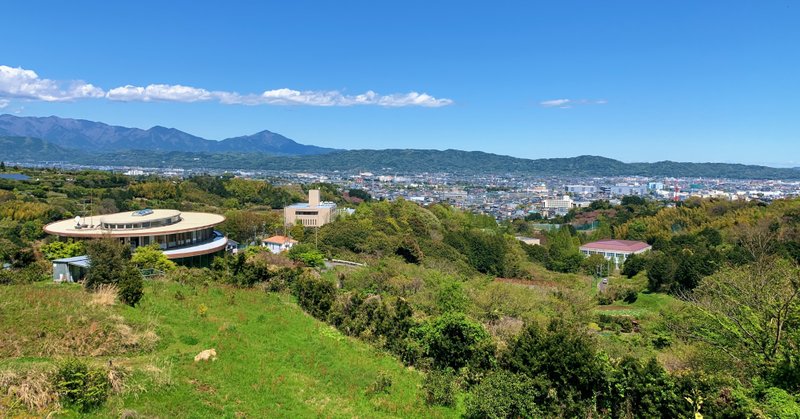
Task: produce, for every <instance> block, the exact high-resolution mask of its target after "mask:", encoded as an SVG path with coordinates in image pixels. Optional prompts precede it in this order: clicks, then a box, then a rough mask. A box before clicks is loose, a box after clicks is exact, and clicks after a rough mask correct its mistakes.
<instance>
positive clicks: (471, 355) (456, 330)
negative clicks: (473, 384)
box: [418, 312, 494, 371]
mask: <svg viewBox="0 0 800 419" xmlns="http://www.w3.org/2000/svg"><path fill="white" fill-rule="evenodd" d="M418 332H419V333H420V334H421V340H422V344H423V347H424V354H425V356H427V357H430V358H431V359H432V360H433V364H434V366H435V367H436V368H441V369H444V368H452V369H454V370H459V369H461V368H463V367H466V366H469V367H470V369H472V370H478V371H480V370H485V369H488V368H489V367H490V366H491V365H492V364H493V363H494V344H493V343H492V338H491V336H489V333H488V332H487V331H486V330H485V329H484V328H483V326H482V325H481V324H480V323H476V322H474V321H472V320H470V319H468V318H467V317H466V316H465V315H464V314H462V313H455V312H450V313H445V314H443V315H442V316H439V317H437V318H435V319H434V320H432V321H429V322H428V323H425V324H423V325H422V326H421V329H420V330H419V331H418Z"/></svg>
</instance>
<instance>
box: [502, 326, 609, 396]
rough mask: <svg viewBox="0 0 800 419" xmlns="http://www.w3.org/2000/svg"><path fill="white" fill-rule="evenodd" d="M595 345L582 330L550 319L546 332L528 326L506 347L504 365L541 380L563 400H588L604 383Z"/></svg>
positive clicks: (603, 374) (536, 327)
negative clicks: (550, 386) (543, 379)
mask: <svg viewBox="0 0 800 419" xmlns="http://www.w3.org/2000/svg"><path fill="white" fill-rule="evenodd" d="M597 352H598V350H597V344H596V342H595V341H594V340H593V339H592V338H591V336H589V335H588V334H587V333H586V332H584V331H583V330H580V329H578V328H576V327H573V326H571V325H568V324H565V323H563V322H562V321H558V320H553V321H552V322H551V323H550V325H549V326H548V328H547V330H542V329H541V328H540V327H539V326H538V325H536V324H532V325H530V326H528V327H527V328H526V329H525V331H524V332H522V334H521V335H520V336H519V338H518V339H517V341H516V342H514V344H513V345H511V347H510V348H509V351H508V353H507V356H506V359H505V364H506V366H507V367H508V369H509V370H511V371H512V372H517V373H521V374H525V375H527V376H528V377H531V378H534V377H540V376H541V377H544V378H546V379H547V380H548V381H550V382H552V385H553V387H554V388H555V389H556V391H557V392H558V397H559V398H560V399H563V400H567V399H569V398H572V399H573V400H589V399H591V398H592V396H593V395H594V393H595V391H596V390H597V389H598V388H602V387H604V386H605V384H606V380H605V370H604V369H603V365H602V363H601V362H600V359H599V357H598V354H597Z"/></svg>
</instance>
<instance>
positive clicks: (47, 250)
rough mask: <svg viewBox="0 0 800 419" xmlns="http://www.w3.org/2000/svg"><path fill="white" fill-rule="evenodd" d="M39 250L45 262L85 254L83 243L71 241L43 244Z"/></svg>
mask: <svg viewBox="0 0 800 419" xmlns="http://www.w3.org/2000/svg"><path fill="white" fill-rule="evenodd" d="M39 250H41V252H42V254H43V255H44V257H45V259H47V260H54V259H63V258H71V257H75V256H80V255H85V254H86V246H85V245H84V242H83V241H73V240H72V239H68V240H66V241H60V240H59V241H54V242H52V243H48V244H44V245H42V247H41V248H40V249H39Z"/></svg>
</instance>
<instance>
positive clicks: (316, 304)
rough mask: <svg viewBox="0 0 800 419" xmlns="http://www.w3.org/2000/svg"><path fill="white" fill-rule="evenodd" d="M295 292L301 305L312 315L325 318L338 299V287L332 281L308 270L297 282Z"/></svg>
mask: <svg viewBox="0 0 800 419" xmlns="http://www.w3.org/2000/svg"><path fill="white" fill-rule="evenodd" d="M294 294H295V296H296V297H297V303H298V304H300V307H303V308H304V309H305V310H306V311H308V312H309V313H310V314H311V315H312V316H314V317H316V318H318V319H322V320H325V319H326V318H327V317H328V312H329V311H330V310H331V306H333V303H334V301H335V299H336V287H334V285H333V283H332V282H330V281H327V280H325V279H323V278H320V277H319V276H318V275H314V274H312V273H309V272H306V273H304V274H303V275H300V277H299V278H298V279H297V281H296V282H295V286H294Z"/></svg>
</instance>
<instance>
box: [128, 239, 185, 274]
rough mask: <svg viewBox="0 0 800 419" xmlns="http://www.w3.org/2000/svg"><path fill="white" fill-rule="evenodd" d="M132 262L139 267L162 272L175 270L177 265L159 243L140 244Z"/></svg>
mask: <svg viewBox="0 0 800 419" xmlns="http://www.w3.org/2000/svg"><path fill="white" fill-rule="evenodd" d="M131 262H133V264H134V265H136V267H137V268H139V269H154V270H157V271H161V272H169V271H171V270H174V269H175V268H176V266H177V265H175V262H173V261H171V260H169V258H167V255H165V254H164V252H162V251H161V248H160V247H159V246H158V244H151V245H149V246H139V247H137V248H136V250H134V252H133V256H132V257H131Z"/></svg>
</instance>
